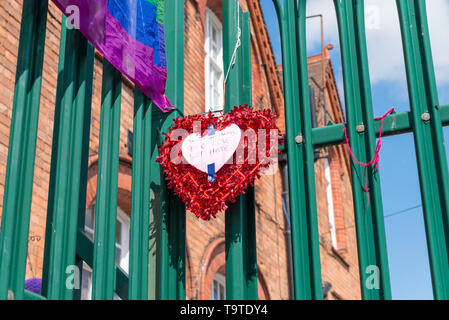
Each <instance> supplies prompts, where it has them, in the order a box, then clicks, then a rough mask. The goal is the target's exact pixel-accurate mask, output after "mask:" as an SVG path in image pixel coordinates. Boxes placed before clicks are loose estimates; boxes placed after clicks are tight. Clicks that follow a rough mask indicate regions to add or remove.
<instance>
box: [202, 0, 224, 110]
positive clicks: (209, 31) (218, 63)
mask: <svg viewBox="0 0 449 320" xmlns="http://www.w3.org/2000/svg"><path fill="white" fill-rule="evenodd" d="M205 22H206V28H205V32H204V35H205V39H204V53H205V55H204V56H205V61H204V66H205V84H206V88H205V89H206V112H207V111H222V110H223V81H224V72H223V27H222V24H221V22H220V20H219V19H218V18H217V16H216V15H215V13H213V12H212V10H210V9H209V8H206V21H205Z"/></svg>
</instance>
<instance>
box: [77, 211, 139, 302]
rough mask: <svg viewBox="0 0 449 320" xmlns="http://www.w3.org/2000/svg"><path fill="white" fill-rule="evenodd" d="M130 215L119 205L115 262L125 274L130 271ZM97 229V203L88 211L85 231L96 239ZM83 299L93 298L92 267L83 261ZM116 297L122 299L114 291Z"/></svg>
mask: <svg viewBox="0 0 449 320" xmlns="http://www.w3.org/2000/svg"><path fill="white" fill-rule="evenodd" d="M129 229H130V219H129V216H128V215H127V214H126V213H125V212H124V211H123V210H122V209H121V208H119V207H117V226H116V235H115V237H116V238H115V239H116V240H115V264H116V266H118V267H119V268H120V269H121V270H122V271H123V272H124V273H125V274H128V271H129ZM94 231H95V204H94V205H92V206H90V207H89V208H88V209H87V211H86V221H85V225H84V233H85V234H86V236H87V237H88V238H89V239H90V240H91V241H94ZM81 299H82V300H91V299H92V268H91V267H89V266H88V265H87V264H86V263H85V262H83V271H82V291H81ZM114 299H120V298H119V297H118V296H117V295H116V294H115V293H114Z"/></svg>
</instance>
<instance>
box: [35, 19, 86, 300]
mask: <svg viewBox="0 0 449 320" xmlns="http://www.w3.org/2000/svg"><path fill="white" fill-rule="evenodd" d="M65 22H66V18H65V17H64V18H63V21H62V32H61V46H60V47H61V49H60V55H59V59H60V62H59V75H58V88H57V94H56V107H55V120H54V128H53V143H52V161H51V171H50V186H49V192H48V209H47V227H46V237H45V255H44V270H43V290H42V294H43V295H44V296H46V297H47V298H48V299H53V300H61V299H65V300H71V299H72V298H73V288H68V287H67V286H66V277H67V274H66V268H67V267H68V266H71V265H74V264H75V253H76V235H77V218H78V213H79V212H80V214H81V212H82V213H85V206H86V203H85V202H86V186H87V161H88V154H89V134H90V115H91V112H90V110H91V101H92V80H93V66H94V49H93V47H92V46H91V45H90V44H88V42H87V40H86V39H85V38H84V36H83V35H82V34H81V33H80V32H79V31H78V30H67V28H66V23H65Z"/></svg>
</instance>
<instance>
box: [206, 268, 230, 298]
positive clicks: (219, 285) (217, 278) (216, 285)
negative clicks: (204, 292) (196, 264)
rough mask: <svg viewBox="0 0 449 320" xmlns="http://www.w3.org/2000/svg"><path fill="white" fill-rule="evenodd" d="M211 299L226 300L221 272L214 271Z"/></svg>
mask: <svg viewBox="0 0 449 320" xmlns="http://www.w3.org/2000/svg"><path fill="white" fill-rule="evenodd" d="M210 299H211V300H226V278H225V276H224V275H222V274H221V273H218V272H217V273H216V274H215V275H214V279H213V280H212V288H211V297H210Z"/></svg>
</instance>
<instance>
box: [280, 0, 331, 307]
mask: <svg viewBox="0 0 449 320" xmlns="http://www.w3.org/2000/svg"><path fill="white" fill-rule="evenodd" d="M273 3H274V5H275V8H276V12H277V14H278V20H279V29H280V32H281V39H282V61H283V71H284V72H283V76H284V88H285V89H284V96H285V123H286V133H287V134H286V138H287V139H286V140H287V141H286V146H287V155H288V168H289V177H288V178H289V199H290V200H289V201H290V215H291V233H292V250H293V271H294V291H295V299H297V300H310V299H315V300H319V299H322V297H323V295H322V289H321V265H320V249H319V239H318V222H317V209H316V198H315V170H314V161H313V146H312V124H311V115H310V107H309V106H310V100H309V79H308V71H307V49H306V10H305V9H306V1H303V0H300V1H299V2H298V1H296V2H293V1H284V3H283V8H282V5H281V3H280V2H279V1H278V0H273ZM295 3H296V5H295ZM297 5H299V6H297Z"/></svg>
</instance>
